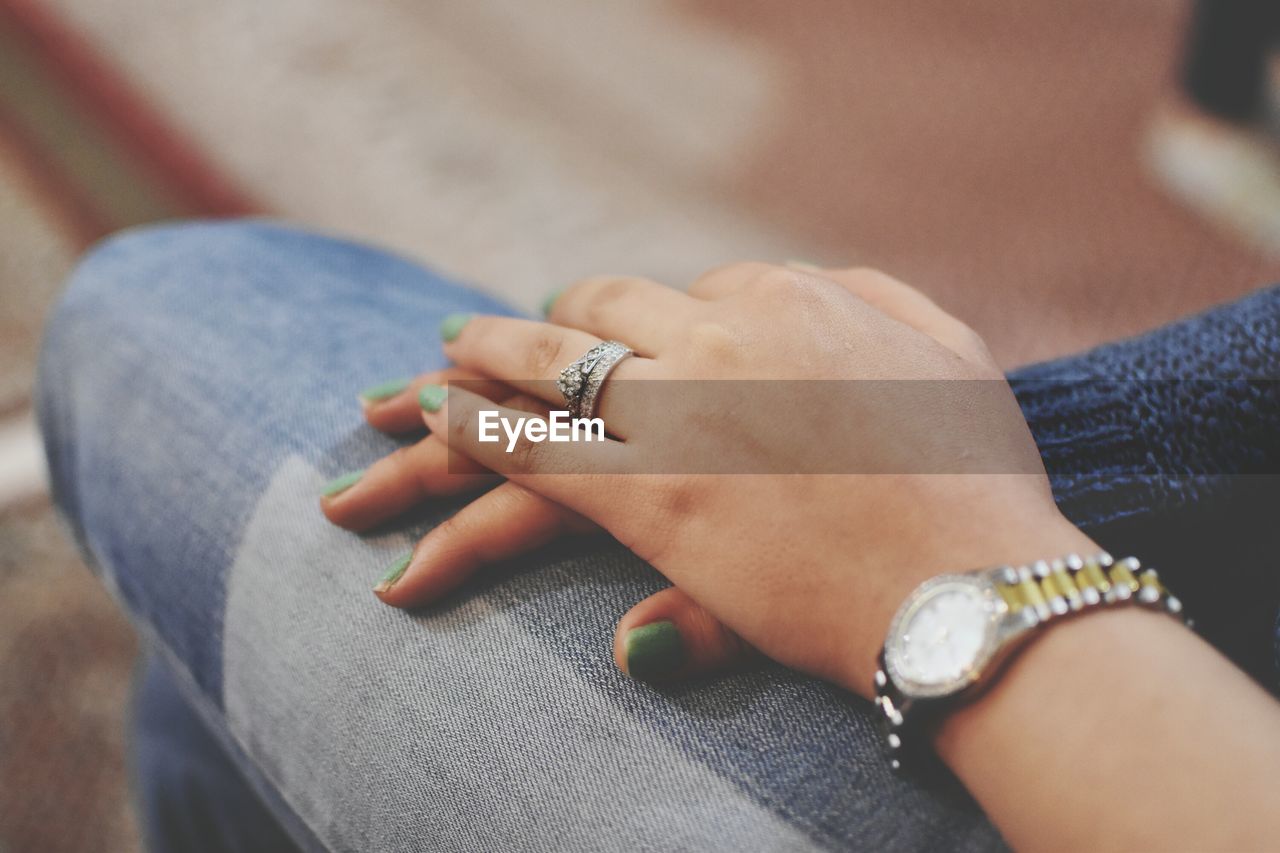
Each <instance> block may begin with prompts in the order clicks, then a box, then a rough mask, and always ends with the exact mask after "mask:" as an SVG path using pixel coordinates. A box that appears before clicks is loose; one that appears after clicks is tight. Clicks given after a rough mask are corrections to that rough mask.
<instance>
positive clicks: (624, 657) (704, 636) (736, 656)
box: [613, 587, 755, 682]
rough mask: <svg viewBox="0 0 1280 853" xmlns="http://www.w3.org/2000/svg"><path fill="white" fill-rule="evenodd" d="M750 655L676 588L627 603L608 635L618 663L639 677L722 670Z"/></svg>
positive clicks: (682, 675) (741, 642)
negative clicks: (615, 630)
mask: <svg viewBox="0 0 1280 853" xmlns="http://www.w3.org/2000/svg"><path fill="white" fill-rule="evenodd" d="M754 656H755V653H754V650H753V649H752V648H751V647H750V646H749V645H747V643H746V642H745V641H744V640H743V639H742V638H741V637H739V636H738V635H737V634H735V633H734V632H733V631H731V630H729V629H728V628H727V627H725V625H724V624H723V623H722V622H720V620H718V619H716V617H714V616H712V615H711V614H710V613H709V612H707V610H706V609H705V608H703V607H702V606H701V605H700V604H698V603H697V602H696V601H694V600H693V599H691V598H689V596H687V595H685V594H684V593H683V592H681V591H680V590H679V589H677V588H676V587H669V588H667V589H664V590H662V592H659V593H655V594H654V595H651V596H649V597H648V598H646V599H645V600H644V601H642V602H640V603H639V604H637V605H636V606H635V607H633V608H631V610H630V611H628V612H627V615H626V616H623V617H622V621H621V622H619V623H618V630H617V632H616V633H615V634H614V638H613V659H614V661H616V662H617V664H618V668H619V669H621V670H622V671H623V672H625V673H627V675H630V676H631V677H632V678H638V679H640V680H641V681H658V682H662V681H674V680H678V679H681V678H688V677H690V676H694V675H700V674H705V673H710V672H717V671H725V670H729V669H733V668H736V667H740V666H742V665H743V664H744V663H746V662H748V661H750V660H751V659H752V658H753V657H754Z"/></svg>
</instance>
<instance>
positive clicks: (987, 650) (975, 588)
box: [875, 553, 1191, 769]
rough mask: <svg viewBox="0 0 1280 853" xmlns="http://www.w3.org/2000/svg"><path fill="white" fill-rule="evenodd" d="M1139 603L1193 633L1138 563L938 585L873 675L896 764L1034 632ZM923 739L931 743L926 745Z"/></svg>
mask: <svg viewBox="0 0 1280 853" xmlns="http://www.w3.org/2000/svg"><path fill="white" fill-rule="evenodd" d="M1128 604H1136V605H1141V606H1144V607H1148V608H1151V609H1155V610H1161V611H1163V612H1165V613H1168V614H1170V615H1171V616H1175V617H1177V618H1179V619H1180V620H1181V621H1182V622H1183V623H1184V624H1186V625H1188V626H1190V624H1191V623H1190V621H1189V620H1187V619H1186V617H1185V616H1184V615H1183V610H1182V602H1181V601H1179V600H1178V599H1177V598H1176V597H1174V596H1173V595H1172V594H1171V593H1170V592H1169V590H1168V589H1166V588H1165V586H1164V584H1163V583H1161V581H1160V578H1159V576H1158V575H1157V574H1156V571H1155V569H1143V568H1142V565H1141V563H1139V562H1138V559H1137V558H1136V557H1126V558H1125V559H1123V560H1120V561H1115V560H1113V559H1112V558H1111V555H1109V554H1105V553H1103V554H1098V555H1097V556H1094V557H1087V558H1081V557H1080V556H1079V555H1077V554H1071V555H1069V556H1067V557H1063V558H1061V559H1056V560H1041V561H1038V562H1035V563H1032V564H1030V565H1026V566H1018V567H1013V566H1000V567H997V568H992V569H979V570H978V571H973V572H965V573H961V574H945V575H939V576H938V577H935V578H931V579H930V580H927V581H925V582H924V583H922V584H921V585H920V586H918V587H916V589H915V591H913V592H912V593H911V595H909V596H908V597H907V600H906V601H904V602H903V603H902V606H901V607H899V608H898V612H897V614H895V615H894V617H893V622H892V623H891V624H890V626H889V634H888V637H887V638H886V639H885V644H884V648H883V649H882V650H881V652H880V659H879V664H880V666H879V668H878V669H877V670H876V675H875V688H876V699H875V703H876V707H877V708H878V709H879V711H880V713H881V715H882V717H883V724H884V728H885V739H886V742H887V743H888V749H889V756H890V761H891V763H892V765H893V767H894V768H895V769H900V768H901V767H902V765H903V761H904V758H905V757H906V756H908V755H910V754H912V750H916V749H919V748H920V746H919V744H916V743H913V741H914V740H915V739H916V738H917V737H918V736H919V734H920V730H921V729H922V728H923V727H925V726H927V725H928V724H929V723H930V722H932V721H934V720H936V719H937V717H939V716H940V715H941V713H942V712H944V711H945V710H946V709H947V708H949V707H952V706H954V705H955V704H957V703H958V702H960V701H962V700H963V699H966V698H970V697H972V696H973V695H974V694H975V693H977V692H978V691H979V690H980V689H981V688H982V687H983V686H985V685H986V684H987V683H989V682H990V680H991V678H992V676H993V675H994V674H995V673H996V672H997V671H998V670H999V668H1000V666H1001V664H1002V663H1004V661H1005V660H1006V659H1007V658H1008V656H1009V654H1010V653H1011V652H1012V651H1013V650H1014V649H1015V648H1017V647H1019V646H1020V645H1021V644H1022V643H1023V642H1024V641H1026V640H1027V639H1028V638H1029V637H1030V636H1031V635H1032V633H1033V632H1034V631H1035V629H1037V628H1041V627H1042V626H1044V625H1047V624H1050V623H1052V622H1054V621H1055V620H1057V619H1060V618H1063V617H1068V616H1070V615H1072V614H1074V613H1079V612H1083V611H1088V610H1090V609H1093V608H1097V607H1114V606H1123V605H1128ZM920 740H921V741H926V742H927V738H926V737H920Z"/></svg>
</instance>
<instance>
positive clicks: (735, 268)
mask: <svg viewBox="0 0 1280 853" xmlns="http://www.w3.org/2000/svg"><path fill="white" fill-rule="evenodd" d="M769 268H770V267H769V265H768V264H763V263H760V262H758V261H736V262H734V263H731V264H721V265H720V266H718V267H712V268H711V269H709V270H707V271H706V272H704V273H703V274H702V275H700V276H698V277H697V278H696V279H695V280H694V282H693V284H691V285H689V292H690V293H692V294H695V295H696V294H699V293H707V292H715V291H731V290H734V289H735V288H734V286H733V284H734V283H741V282H747V281H751V280H752V279H754V278H755V277H756V276H758V275H761V274H762V273H763V272H764V271H765V270H767V269H769Z"/></svg>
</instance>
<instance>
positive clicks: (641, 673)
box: [623, 620, 685, 681]
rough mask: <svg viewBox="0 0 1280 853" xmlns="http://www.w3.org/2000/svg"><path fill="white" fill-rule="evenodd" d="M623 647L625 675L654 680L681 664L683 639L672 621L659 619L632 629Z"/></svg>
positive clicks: (659, 678)
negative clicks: (625, 665)
mask: <svg viewBox="0 0 1280 853" xmlns="http://www.w3.org/2000/svg"><path fill="white" fill-rule="evenodd" d="M623 650H624V651H625V652H626V656H627V674H629V675H630V676H631V677H632V678H638V679H640V680H641V681H657V680H661V679H662V678H664V677H667V676H670V675H671V674H672V673H674V672H675V671H676V670H677V669H679V668H680V667H681V666H683V665H684V658H685V654H684V640H683V639H681V637H680V630H679V629H678V628H676V626H675V623H674V622H669V621H666V620H664V621H662V622H652V623H650V624H648V625H642V626H641V627H639V628H632V629H631V630H630V631H628V632H627V637H626V640H625V641H624V646H623Z"/></svg>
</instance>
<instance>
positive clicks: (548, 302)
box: [542, 290, 564, 317]
mask: <svg viewBox="0 0 1280 853" xmlns="http://www.w3.org/2000/svg"><path fill="white" fill-rule="evenodd" d="M562 293H564V291H563V290H557V291H556V292H554V293H551V294H549V295H548V296H547V298H546V299H544V300H542V316H543V317H548V316H550V315H551V308H552V306H554V305H555V304H556V300H557V299H559V298H560V294H562Z"/></svg>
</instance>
